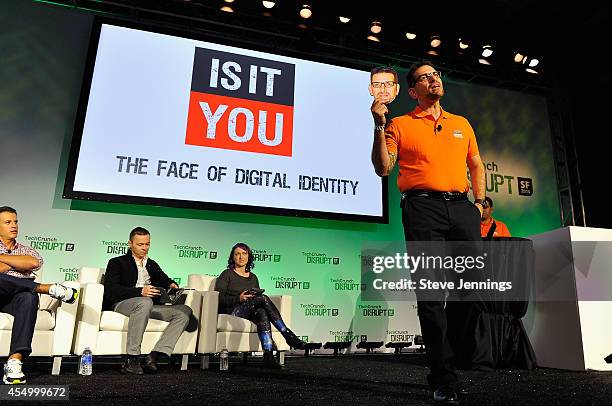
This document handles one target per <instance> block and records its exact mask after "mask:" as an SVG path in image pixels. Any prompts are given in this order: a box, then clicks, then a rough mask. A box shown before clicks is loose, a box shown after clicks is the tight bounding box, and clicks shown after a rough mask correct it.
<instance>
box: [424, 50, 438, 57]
mask: <svg viewBox="0 0 612 406" xmlns="http://www.w3.org/2000/svg"><path fill="white" fill-rule="evenodd" d="M425 53H426V54H427V55H432V56H438V55H440V54H439V53H438V51H434V50H433V49H430V50H428V51H427V52H425Z"/></svg>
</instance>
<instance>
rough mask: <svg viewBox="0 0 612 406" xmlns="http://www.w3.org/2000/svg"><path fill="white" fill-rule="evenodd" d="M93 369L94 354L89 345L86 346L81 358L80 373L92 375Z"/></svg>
mask: <svg viewBox="0 0 612 406" xmlns="http://www.w3.org/2000/svg"><path fill="white" fill-rule="evenodd" d="M92 371H93V355H92V352H91V349H90V348H89V347H85V349H84V350H83V353H82V354H81V359H80V360H79V375H83V376H86V375H91V373H92Z"/></svg>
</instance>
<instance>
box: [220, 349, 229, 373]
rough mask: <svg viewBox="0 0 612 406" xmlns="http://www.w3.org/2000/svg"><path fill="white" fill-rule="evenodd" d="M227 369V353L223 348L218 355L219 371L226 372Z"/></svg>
mask: <svg viewBox="0 0 612 406" xmlns="http://www.w3.org/2000/svg"><path fill="white" fill-rule="evenodd" d="M228 368H229V352H228V351H227V350H226V349H225V348H224V349H222V350H221V352H220V353H219V371H227V370H228Z"/></svg>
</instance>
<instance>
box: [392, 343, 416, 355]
mask: <svg viewBox="0 0 612 406" xmlns="http://www.w3.org/2000/svg"><path fill="white" fill-rule="evenodd" d="M411 345H412V343H411V342H410V341H403V342H395V343H394V342H388V343H387V344H385V347H386V348H394V349H395V354H401V353H402V349H403V348H406V347H410V346H411Z"/></svg>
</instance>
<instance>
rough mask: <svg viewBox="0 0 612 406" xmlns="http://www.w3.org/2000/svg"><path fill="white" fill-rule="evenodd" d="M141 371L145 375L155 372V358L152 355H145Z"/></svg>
mask: <svg viewBox="0 0 612 406" xmlns="http://www.w3.org/2000/svg"><path fill="white" fill-rule="evenodd" d="M142 370H143V371H144V372H145V373H147V374H154V373H156V372H157V357H156V356H155V355H153V353H151V354H149V355H147V357H146V358H145V360H144V364H142Z"/></svg>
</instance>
